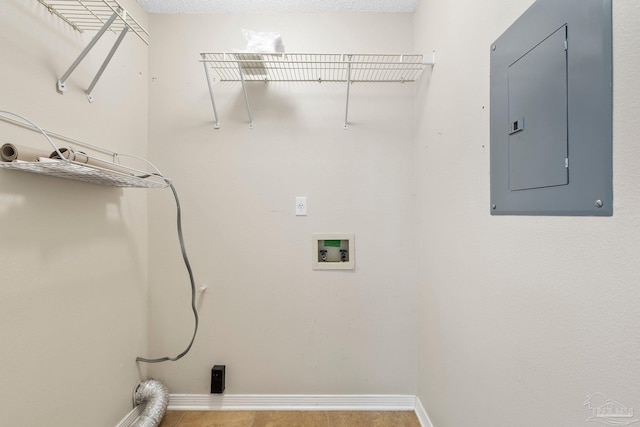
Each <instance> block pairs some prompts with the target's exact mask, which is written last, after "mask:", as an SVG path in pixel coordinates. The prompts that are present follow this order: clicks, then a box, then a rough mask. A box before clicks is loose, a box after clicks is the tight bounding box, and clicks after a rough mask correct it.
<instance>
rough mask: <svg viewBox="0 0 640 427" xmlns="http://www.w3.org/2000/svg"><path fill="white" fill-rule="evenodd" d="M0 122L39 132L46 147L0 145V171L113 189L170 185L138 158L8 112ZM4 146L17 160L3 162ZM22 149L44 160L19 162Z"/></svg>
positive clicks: (0, 114) (147, 163) (4, 113)
mask: <svg viewBox="0 0 640 427" xmlns="http://www.w3.org/2000/svg"><path fill="white" fill-rule="evenodd" d="M9 115H11V116H15V117H18V118H19V119H20V120H16V119H14V118H12V117H9ZM0 121H3V122H6V123H10V124H13V125H17V126H20V127H22V128H25V129H28V130H32V131H35V132H39V133H41V134H42V135H43V136H44V137H45V139H46V140H47V145H45V147H46V148H43V149H34V148H24V147H20V148H17V147H16V146H15V145H13V144H5V145H3V146H2V155H1V156H0V169H8V170H17V171H23V172H32V173H38V174H44V175H50V176H55V177H59V178H67V179H73V180H77V181H84V182H90V183H93V184H100V185H108V186H113V187H131V188H165V187H168V186H169V183H170V182H171V181H170V180H168V179H166V178H164V176H163V175H162V173H161V172H160V171H159V170H158V168H156V167H155V166H154V165H153V164H152V163H151V162H149V161H147V160H146V159H143V158H141V157H138V156H133V155H128V154H122V153H120V154H119V153H115V152H112V151H109V150H105V149H103V148H100V147H96V146H94V145H90V144H86V143H83V142H81V141H78V140H75V139H72V138H68V137H66V136H63V135H59V134H56V133H54V132H50V131H46V130H44V129H41V128H39V127H38V126H36V125H35V124H33V122H31V121H29V120H27V119H26V118H24V117H22V116H20V115H17V114H15V113H11V112H8V111H0ZM53 139H55V140H58V141H62V142H64V143H65V144H66V147H63V148H59V147H58V145H57V144H55V143H54V142H53V141H52V140H53ZM7 145H12V146H13V147H14V148H15V155H16V157H18V158H17V159H16V160H13V161H7V160H5V157H6V156H5V154H6V153H5V147H6V146H7ZM78 147H81V148H82V149H83V150H84V151H80V150H78ZM23 149H24V150H28V151H29V152H30V153H32V152H42V153H44V156H45V157H43V158H31V157H30V158H29V160H28V161H25V160H21V159H20V156H18V152H20V151H22V150H23ZM10 151H11V150H10ZM69 152H75V153H74V154H75V155H76V156H77V157H76V159H78V160H76V159H74V158H73V157H71V156H70V155H68V154H66V153H69ZM31 156H35V154H31ZM51 157H55V158H51ZM122 158H127V159H135V160H138V161H140V162H141V163H142V164H143V165H144V167H145V170H142V169H139V168H136V167H133V166H130V165H127V164H123V163H121V162H120V160H121V159H122ZM107 159H110V160H107ZM32 160H33V161H32Z"/></svg>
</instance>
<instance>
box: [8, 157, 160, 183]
mask: <svg viewBox="0 0 640 427" xmlns="http://www.w3.org/2000/svg"><path fill="white" fill-rule="evenodd" d="M0 168H3V169H12V170H18V171H24V172H33V173H39V174H44V175H50V176H56V177H59V178H67V179H74V180H76V181H84V182H91V183H93V184H101V185H108V186H112V187H130V188H164V187H167V184H166V183H161V182H157V181H154V180H149V179H145V178H142V177H137V176H129V175H126V174H122V173H118V172H115V171H111V170H108V169H103V168H100V167H97V166H91V165H86V164H79V163H76V162H72V161H69V160H56V161H51V162H0Z"/></svg>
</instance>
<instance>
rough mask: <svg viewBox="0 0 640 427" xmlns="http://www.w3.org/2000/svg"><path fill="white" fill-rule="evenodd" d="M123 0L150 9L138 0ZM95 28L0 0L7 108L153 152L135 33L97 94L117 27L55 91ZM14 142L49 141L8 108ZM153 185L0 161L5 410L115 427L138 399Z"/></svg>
mask: <svg viewBox="0 0 640 427" xmlns="http://www.w3.org/2000/svg"><path fill="white" fill-rule="evenodd" d="M124 4H125V6H126V7H128V8H129V10H130V11H132V13H134V15H137V17H139V18H140V20H141V21H143V22H144V20H145V15H144V13H141V12H142V11H141V10H139V8H138V6H137V4H136V3H135V2H134V1H129V2H125V3H124ZM136 12H137V13H136ZM89 37H90V36H89V35H88V34H84V35H81V34H79V33H77V32H75V31H74V30H73V29H72V28H71V27H70V26H68V25H67V24H65V23H64V22H63V21H61V20H60V19H59V18H58V17H56V16H54V15H52V14H50V13H49V12H48V11H47V9H46V8H45V7H44V6H42V5H41V4H39V3H38V2H35V1H31V0H15V1H8V2H7V1H3V2H0V58H2V66H0V109H2V110H10V111H14V112H16V113H19V114H22V115H24V116H27V117H28V118H30V119H31V120H33V121H35V122H36V123H38V124H39V125H40V126H42V127H44V128H45V129H48V130H51V131H55V132H57V133H60V134H63V135H66V136H69V137H72V138H75V139H79V140H83V141H86V142H90V143H92V144H95V145H98V146H103V147H105V148H108V149H112V150H115V151H121V152H124V153H131V154H136V155H142V156H144V155H146V140H147V76H146V74H147V73H146V71H147V53H146V52H147V50H146V46H145V45H144V44H143V43H141V42H140V41H139V40H138V39H137V38H136V37H134V36H130V35H128V36H127V37H126V38H125V40H124V42H123V44H122V45H121V47H120V49H119V50H118V52H117V53H116V55H115V56H114V58H113V60H112V63H111V64H110V66H109V67H108V68H107V70H106V71H105V73H104V75H103V77H102V79H101V80H100V82H99V83H98V85H97V86H96V88H95V91H94V96H95V98H96V102H95V103H93V104H89V103H88V102H87V99H86V97H85V95H84V90H85V88H86V87H88V85H89V83H90V82H91V79H92V78H93V75H94V73H95V72H96V71H97V69H98V67H99V65H100V63H101V62H102V59H103V58H104V57H105V55H106V52H107V51H108V49H109V48H110V46H111V44H112V43H113V42H114V41H115V36H114V35H113V34H107V35H105V40H103V41H101V42H100V44H99V45H98V46H96V49H97V50H98V51H96V52H95V53H91V54H90V56H89V57H87V59H85V62H83V63H82V64H81V65H80V66H79V67H78V69H77V70H76V71H75V72H74V74H73V75H72V76H71V77H70V78H69V80H68V87H69V88H68V90H67V93H66V94H65V95H60V94H58V93H57V92H56V81H57V79H58V77H59V76H61V75H62V74H63V73H64V71H65V70H66V69H67V67H69V65H70V64H71V63H72V62H73V60H74V59H75V58H76V56H77V55H78V54H79V53H80V51H81V50H82V49H83V47H84V46H85V45H86V44H87V43H88V42H89V40H90V38H89ZM5 142H14V143H17V144H22V145H30V144H32V145H33V146H34V147H39V148H43V149H45V148H47V145H46V144H47V142H46V141H45V140H44V139H43V138H42V137H40V136H39V135H37V134H36V133H33V132H30V131H26V130H19V128H18V127H16V126H15V125H9V124H6V123H4V122H0V143H5ZM146 194H147V192H146V191H145V190H137V189H132V190H119V189H116V188H111V187H103V186H98V185H93V184H86V183H80V182H76V181H71V180H64V179H59V178H52V177H43V176H38V175H32V174H28V173H22V172H16V171H6V170H0V224H2V230H3V233H2V238H1V239H0V270H1V271H2V280H1V285H0V342H1V343H2V344H1V345H2V357H0V360H1V363H0V383H1V386H0V401H1V402H2V405H0V407H1V408H2V411H1V412H2V414H1V415H0V419H1V421H0V424H2V425H6V426H34V427H35V426H65V427H66V426H105V427H106V426H113V425H115V424H116V423H117V422H118V420H119V419H120V418H122V417H123V416H124V415H125V414H126V413H127V412H128V411H129V410H130V409H131V393H132V391H133V389H134V387H135V385H136V384H137V383H138V382H139V381H140V379H141V373H140V372H139V371H138V367H137V365H136V363H135V357H136V355H138V354H141V353H146V342H147V309H146V284H147V267H146V263H147V262H146V259H147V202H146ZM144 369H145V368H143V370H144Z"/></svg>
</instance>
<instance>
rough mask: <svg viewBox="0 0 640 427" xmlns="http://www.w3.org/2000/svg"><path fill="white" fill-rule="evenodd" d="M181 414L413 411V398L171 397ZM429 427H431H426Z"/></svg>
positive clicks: (172, 395) (368, 396)
mask: <svg viewBox="0 0 640 427" xmlns="http://www.w3.org/2000/svg"><path fill="white" fill-rule="evenodd" d="M169 409H171V410H182V411H219V410H231V411H287V410H289V411H290V410H297V411H310V410H313V411H414V410H415V409H416V397H415V396H414V395H378V394H376V395H273V394H170V395H169ZM427 426H428V427H432V426H430V425H429V424H427Z"/></svg>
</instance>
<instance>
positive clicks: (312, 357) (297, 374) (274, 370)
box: [150, 14, 417, 394]
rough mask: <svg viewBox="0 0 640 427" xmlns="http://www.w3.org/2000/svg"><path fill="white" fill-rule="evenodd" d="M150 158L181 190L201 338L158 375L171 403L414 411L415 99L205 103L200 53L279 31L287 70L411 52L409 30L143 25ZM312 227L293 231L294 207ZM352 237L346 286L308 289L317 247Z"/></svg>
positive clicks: (169, 315) (319, 87) (158, 227)
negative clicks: (354, 403) (348, 56)
mask: <svg viewBox="0 0 640 427" xmlns="http://www.w3.org/2000/svg"><path fill="white" fill-rule="evenodd" d="M150 23H151V32H152V34H153V43H152V45H151V48H150V72H151V75H152V78H153V83H151V85H150V156H151V157H152V158H153V159H154V160H157V162H158V164H159V165H160V166H161V168H162V169H163V170H165V172H166V174H167V176H169V177H171V178H173V179H174V182H175V184H176V187H177V189H178V191H179V193H180V198H181V202H182V205H183V206H182V208H183V217H184V231H185V240H186V243H187V249H188V252H189V254H190V256H191V261H192V265H193V268H194V272H195V275H196V278H197V281H198V283H197V285H198V287H199V286H201V285H202V284H206V285H208V286H209V291H208V292H207V293H206V294H204V296H199V298H198V305H199V307H200V316H201V329H200V331H199V335H198V338H197V340H196V343H195V345H194V347H193V349H192V351H191V353H189V354H188V355H187V356H186V357H185V358H184V359H182V360H181V361H179V362H177V363H172V364H162V365H156V366H152V367H151V371H150V372H151V373H152V375H153V376H154V377H155V378H158V379H161V380H162V381H164V382H165V383H166V384H167V385H168V386H169V388H170V390H171V392H173V393H208V392H209V385H210V370H211V367H212V366H213V364H216V363H218V364H226V366H227V375H228V377H227V390H226V392H227V393H236V394H237V393H266V394H273V393H312V394H313V393H316V394H340V393H356V394H362V393H365V394H366V393H381V394H387V393H390V394H394V393H400V394H413V393H415V387H416V380H415V372H416V327H417V317H416V316H417V313H416V299H415V297H416V292H417V290H416V286H415V285H416V276H415V237H414V230H415V220H416V217H415V213H414V206H415V201H414V174H413V140H414V133H413V125H412V124H413V96H414V92H415V89H416V87H415V86H414V85H412V84H406V85H401V84H394V85H364V84H361V85H357V84H354V85H353V86H352V90H351V99H350V121H351V122H352V126H351V128H350V129H349V130H343V128H342V124H343V119H344V109H345V96H346V88H345V86H344V85H340V84H329V83H322V84H317V83H312V84H302V83H269V84H264V83H254V84H251V85H250V87H249V89H248V90H249V97H250V101H251V105H252V109H253V114H254V119H255V128H254V129H252V130H250V129H248V127H247V116H246V110H245V106H244V98H243V95H242V89H241V86H240V84H239V83H223V84H216V85H215V88H214V90H215V93H216V103H217V105H218V109H219V114H220V120H221V128H220V129H219V130H214V128H213V111H212V108H211V101H210V99H209V94H208V90H207V85H206V81H205V75H204V70H203V66H202V64H201V63H199V62H198V60H199V52H201V51H216V50H217V51H231V50H232V49H234V48H239V49H242V48H243V47H244V46H245V40H244V38H243V36H242V33H241V29H242V28H247V29H252V30H256V31H278V32H280V33H281V35H282V38H283V40H284V44H285V46H286V49H287V51H288V52H318V53H332V52H336V53H343V52H344V53H349V52H356V53H368V52H383V53H389V52H408V53H412V52H413V15H412V14H345V15H337V14H264V15H174V16H164V15H151V16H150ZM296 196H307V197H308V205H309V214H308V216H307V217H296V216H295V212H294V206H295V197H296ZM169 199H170V196H169V195H167V194H163V193H153V194H152V195H151V198H150V227H151V228H150V288H151V305H150V311H151V317H150V348H151V350H152V353H154V356H163V355H165V354H168V355H171V356H174V355H176V354H177V353H178V352H180V351H181V350H182V349H183V348H184V347H185V346H186V344H187V342H188V339H189V337H190V334H191V330H192V325H193V321H192V317H191V313H190V310H189V289H188V282H187V274H186V272H185V270H184V267H183V266H182V264H181V262H182V261H181V258H180V253H179V251H178V248H177V240H176V236H175V230H174V228H175V227H174V212H173V211H165V210H163V209H162V207H163V206H166V204H167V203H168V200H169ZM332 231H335V232H354V233H355V240H356V249H357V254H356V270H355V271H346V272H345V271H342V272H339V271H312V269H311V234H312V233H313V232H332Z"/></svg>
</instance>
